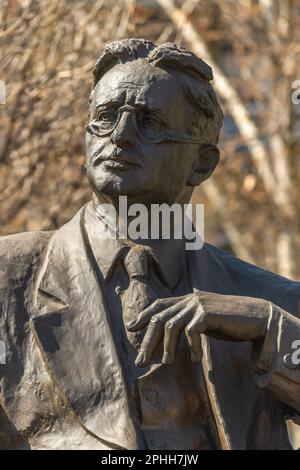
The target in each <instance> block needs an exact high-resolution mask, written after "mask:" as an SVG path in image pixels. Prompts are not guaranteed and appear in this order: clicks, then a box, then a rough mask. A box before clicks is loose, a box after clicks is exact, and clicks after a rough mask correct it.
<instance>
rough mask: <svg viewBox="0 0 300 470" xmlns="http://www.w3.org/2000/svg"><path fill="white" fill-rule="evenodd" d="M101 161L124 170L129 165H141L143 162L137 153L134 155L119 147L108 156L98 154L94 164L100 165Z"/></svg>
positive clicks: (108, 165) (107, 165)
mask: <svg viewBox="0 0 300 470" xmlns="http://www.w3.org/2000/svg"><path fill="white" fill-rule="evenodd" d="M101 163H104V164H105V166H106V167H110V168H118V169H124V170H125V169H127V168H129V167H137V166H139V167H140V166H141V163H140V161H139V159H138V158H137V157H136V155H132V153H131V152H128V151H127V150H124V149H119V148H116V149H114V150H113V152H112V153H111V155H110V156H108V157H106V156H103V155H98V157H97V158H96V159H95V161H94V166H99V165H100V164H101Z"/></svg>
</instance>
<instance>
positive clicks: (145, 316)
mask: <svg viewBox="0 0 300 470" xmlns="http://www.w3.org/2000/svg"><path fill="white" fill-rule="evenodd" d="M179 300H180V297H169V298H165V299H157V300H155V301H154V302H153V303H152V304H151V305H150V306H149V307H147V308H146V309H145V310H143V311H142V312H141V313H140V314H139V315H138V317H137V318H136V319H135V320H132V321H131V322H130V323H128V325H127V326H126V328H127V330H128V331H131V332H135V331H139V330H142V329H143V328H145V327H146V326H147V325H148V323H149V322H150V320H151V318H152V317H153V316H154V315H156V314H157V313H160V312H162V311H163V310H165V309H166V308H168V307H169V306H171V305H173V304H175V303H176V302H178V301H179Z"/></svg>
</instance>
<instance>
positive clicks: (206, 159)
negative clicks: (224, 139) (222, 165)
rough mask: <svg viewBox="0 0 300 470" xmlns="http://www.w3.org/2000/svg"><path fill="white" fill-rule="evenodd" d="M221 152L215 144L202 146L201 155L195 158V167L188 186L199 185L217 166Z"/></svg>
mask: <svg viewBox="0 0 300 470" xmlns="http://www.w3.org/2000/svg"><path fill="white" fill-rule="evenodd" d="M219 158H220V153H219V150H218V148H217V147H216V146H215V145H204V146H202V147H201V148H200V151H199V155H198V157H197V158H196V159H195V162H194V168H193V170H192V173H191V175H190V177H189V178H188V181H187V185H188V186H199V184H201V183H202V182H203V181H205V180H206V179H207V178H208V177H209V176H210V175H211V174H212V172H213V171H214V169H215V168H216V166H217V164H218V162H219Z"/></svg>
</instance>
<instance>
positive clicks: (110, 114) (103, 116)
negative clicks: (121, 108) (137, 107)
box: [98, 109, 118, 123]
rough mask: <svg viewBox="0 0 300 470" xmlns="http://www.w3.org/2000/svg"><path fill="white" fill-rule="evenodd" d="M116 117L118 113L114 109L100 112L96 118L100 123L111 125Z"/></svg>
mask: <svg viewBox="0 0 300 470" xmlns="http://www.w3.org/2000/svg"><path fill="white" fill-rule="evenodd" d="M117 115H118V113H117V111H116V110H115V109H110V110H106V111H102V112H101V113H100V114H99V116H98V120H99V121H100V122H102V123H112V122H115V120H116V119H117Z"/></svg>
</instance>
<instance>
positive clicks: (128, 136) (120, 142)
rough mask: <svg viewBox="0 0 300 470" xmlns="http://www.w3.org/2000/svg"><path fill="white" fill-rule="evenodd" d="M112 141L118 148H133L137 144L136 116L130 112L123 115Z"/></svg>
mask: <svg viewBox="0 0 300 470" xmlns="http://www.w3.org/2000/svg"><path fill="white" fill-rule="evenodd" d="M111 140H112V142H113V143H114V144H116V145H117V146H118V147H133V146H134V145H135V143H136V124H135V116H134V114H133V113H132V112H130V111H125V112H123V113H122V115H121V117H120V120H119V122H118V124H117V126H116V128H115V130H114V131H113V133H112V135H111Z"/></svg>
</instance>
